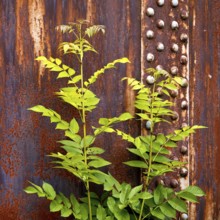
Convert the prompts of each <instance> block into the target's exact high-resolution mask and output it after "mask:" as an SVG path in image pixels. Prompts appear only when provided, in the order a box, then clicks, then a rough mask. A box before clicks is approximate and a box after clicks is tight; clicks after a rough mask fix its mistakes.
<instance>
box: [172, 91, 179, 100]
mask: <svg viewBox="0 0 220 220" xmlns="http://www.w3.org/2000/svg"><path fill="white" fill-rule="evenodd" d="M170 95H171V97H173V98H176V97H177V96H178V95H179V92H178V90H171V91H170Z"/></svg>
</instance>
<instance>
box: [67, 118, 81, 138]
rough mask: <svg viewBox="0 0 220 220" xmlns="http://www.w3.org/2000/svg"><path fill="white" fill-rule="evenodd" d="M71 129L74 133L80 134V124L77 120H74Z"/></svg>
mask: <svg viewBox="0 0 220 220" xmlns="http://www.w3.org/2000/svg"><path fill="white" fill-rule="evenodd" d="M69 129H70V130H71V132H72V133H74V134H76V133H78V132H79V124H78V122H77V121H76V119H75V118H73V119H72V120H71V122H70V125H69Z"/></svg>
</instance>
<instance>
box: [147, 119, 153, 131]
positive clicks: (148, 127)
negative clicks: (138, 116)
mask: <svg viewBox="0 0 220 220" xmlns="http://www.w3.org/2000/svg"><path fill="white" fill-rule="evenodd" d="M151 125H152V123H151V121H147V122H146V128H147V129H148V130H150V129H151Z"/></svg>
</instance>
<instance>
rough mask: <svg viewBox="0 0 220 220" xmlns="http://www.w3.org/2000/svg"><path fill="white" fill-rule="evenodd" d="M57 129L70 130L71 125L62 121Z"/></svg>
mask: <svg viewBox="0 0 220 220" xmlns="http://www.w3.org/2000/svg"><path fill="white" fill-rule="evenodd" d="M56 129H60V130H67V129H69V124H68V123H66V122H64V121H61V122H60V123H58V124H57V126H56Z"/></svg>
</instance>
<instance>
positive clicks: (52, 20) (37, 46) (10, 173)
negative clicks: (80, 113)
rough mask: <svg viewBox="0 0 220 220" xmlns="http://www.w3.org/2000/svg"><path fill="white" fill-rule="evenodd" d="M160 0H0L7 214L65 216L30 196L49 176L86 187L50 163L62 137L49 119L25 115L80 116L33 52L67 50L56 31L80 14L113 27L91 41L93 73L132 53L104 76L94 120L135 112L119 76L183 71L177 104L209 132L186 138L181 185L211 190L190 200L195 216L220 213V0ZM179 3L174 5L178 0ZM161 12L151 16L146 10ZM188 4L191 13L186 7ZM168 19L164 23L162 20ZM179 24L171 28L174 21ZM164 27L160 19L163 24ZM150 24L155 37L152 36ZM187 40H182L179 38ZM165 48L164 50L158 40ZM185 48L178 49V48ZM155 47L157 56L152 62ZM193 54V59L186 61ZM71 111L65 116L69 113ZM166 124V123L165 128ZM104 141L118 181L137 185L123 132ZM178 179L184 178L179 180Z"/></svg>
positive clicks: (1, 199)
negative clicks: (44, 110)
mask: <svg viewBox="0 0 220 220" xmlns="http://www.w3.org/2000/svg"><path fill="white" fill-rule="evenodd" d="M158 2H162V1H156V0H0V42H1V46H0V219H1V220H10V219H13V220H15V219H16V220H20V219H22V220H24V219H25V220H26V219H28V220H29V219H30V220H32V219H34V220H41V219H48V220H49V219H59V217H58V215H54V214H51V213H49V211H48V203H47V201H45V200H42V199H37V198H36V197H33V196H28V195H26V194H25V193H23V192H22V189H23V188H24V187H25V186H26V185H27V184H28V183H27V181H28V180H30V181H33V182H36V183H39V184H40V183H41V181H42V179H43V180H46V181H49V182H51V183H52V184H53V185H54V186H55V188H56V189H57V190H60V191H63V192H65V193H68V192H71V191H73V192H75V193H76V194H81V193H82V192H83V190H84V189H83V187H82V185H81V184H80V182H78V181H77V180H76V179H75V178H73V177H70V176H68V175H67V174H66V172H63V171H57V170H56V171H55V170H53V169H52V168H51V165H50V163H49V161H50V160H49V159H48V158H47V157H46V156H45V155H47V154H49V153H50V152H51V151H56V150H57V149H59V148H58V145H57V143H56V141H57V140H59V139H60V138H62V133H61V132H58V131H55V130H54V125H51V124H50V123H49V120H45V118H43V119H42V118H41V117H40V116H39V115H37V114H34V113H32V112H28V111H27V108H28V107H31V106H33V105H36V104H43V105H45V106H47V107H51V108H53V109H55V110H57V111H58V112H60V113H61V114H64V115H65V117H66V119H68V118H70V117H71V115H73V114H75V112H74V111H73V110H71V109H70V108H69V106H67V105H64V106H63V105H61V104H60V102H59V101H58V100H57V98H55V97H54V96H53V93H54V92H55V91H57V90H58V89H59V88H60V86H62V85H63V82H62V81H60V82H57V81H56V80H55V76H54V75H53V74H48V73H47V72H46V71H45V70H43V69H41V68H40V67H39V65H38V63H37V62H35V61H34V58H35V57H36V56H38V55H46V56H50V55H53V56H60V54H58V52H57V50H56V48H57V45H58V43H59V42H61V41H62V40H63V39H68V37H63V36H61V35H60V34H58V33H56V32H55V30H54V27H55V26H56V25H59V24H65V23H67V22H69V21H73V20H75V19H79V18H83V19H88V20H90V21H92V22H93V23H96V24H103V25H105V26H106V28H107V32H106V36H104V37H101V36H99V37H98V39H97V40H96V41H95V42H94V43H95V44H96V48H97V50H98V51H99V52H100V53H99V55H98V56H97V57H93V56H90V57H88V60H87V61H88V63H89V62H90V65H89V66H87V67H86V73H87V74H88V75H89V74H90V73H91V72H92V71H94V70H96V68H100V67H102V66H103V65H104V64H106V63H107V62H108V61H111V60H113V59H116V58H119V57H122V56H127V57H128V58H129V59H130V60H131V62H132V65H127V66H126V67H125V66H120V67H119V68H118V69H117V70H116V71H114V73H113V74H107V75H106V76H105V77H103V78H101V79H100V80H99V81H98V83H97V84H96V87H94V89H95V91H96V93H97V95H98V96H99V97H101V103H100V110H99V111H95V112H94V114H92V115H90V119H91V124H92V125H96V124H97V119H98V118H99V117H102V116H104V117H105V116H106V117H112V116H116V115H118V114H120V113H121V112H123V111H125V110H128V111H131V112H132V111H134V109H132V108H131V105H130V103H131V102H132V100H133V93H131V92H129V90H126V87H125V84H123V83H121V82H120V79H121V78H122V77H124V76H126V75H127V76H134V77H137V78H141V72H142V77H143V78H144V75H143V69H144V68H147V67H151V66H153V67H157V66H158V65H162V66H163V67H164V68H165V69H167V70H170V69H171V68H172V67H174V66H177V67H178V70H179V72H178V75H182V76H184V77H186V78H187V79H189V87H188V88H185V89H183V90H182V91H181V93H180V94H179V95H178V97H180V98H181V99H180V101H177V102H176V105H175V109H176V111H177V112H178V113H179V120H174V121H173V125H175V126H182V123H189V124H202V125H206V126H208V127H209V128H208V129H206V130H203V131H199V132H198V133H197V134H196V135H194V136H193V138H191V139H190V140H189V142H186V143H183V145H184V146H185V145H189V153H188V154H186V155H183V154H180V153H179V150H180V149H181V146H179V148H178V150H177V151H176V152H175V154H176V156H177V157H181V158H182V159H183V160H189V162H190V163H189V164H190V167H188V168H189V174H190V175H189V178H182V179H181V183H182V185H186V184H188V181H190V182H191V183H195V184H198V185H199V186H201V187H202V188H203V189H204V190H205V192H206V193H207V196H206V198H204V199H202V200H201V203H200V204H199V205H198V206H196V207H194V206H190V213H189V216H190V219H193V220H196V219H198V220H200V219H201V220H203V219H204V220H218V219H220V202H219V201H220V190H219V187H218V186H219V184H220V171H219V168H218V167H219V164H218V160H219V157H220V138H219V129H220V113H219V112H220V105H219V103H220V102H219V100H220V97H219V96H220V94H219V93H220V78H219V77H220V73H219V71H220V67H219V63H220V62H219V60H220V58H219V56H220V13H219V11H220V2H219V0H212V1H209V0H192V1H191V0H190V1H187V0H179V5H178V7H174V6H172V5H171V2H172V1H165V4H164V5H158ZM174 2H176V1H174ZM149 7H152V8H153V9H154V10H155V15H154V16H149V14H147V9H148V8H149ZM188 10H189V18H184V13H183V14H182V11H188ZM160 19H161V20H163V21H164V24H165V25H164V27H161V26H160V24H159V23H161V22H158V20H160ZM174 20H175V21H177V22H178V24H179V27H178V28H177V29H172V27H171V23H172V21H174ZM162 26H163V25H162ZM148 30H153V31H154V34H155V36H154V38H153V39H150V38H147V37H146V32H147V31H148ZM182 33H185V34H187V35H189V39H188V41H187V40H181V38H180V37H181V34H182ZM159 42H161V43H163V44H164V46H165V49H164V50H162V51H159V50H158V48H161V44H160V47H159V46H158V43H159ZM173 43H176V44H177V45H178V46H179V50H178V51H177V52H175V51H173V49H172V44H173ZM149 53H152V54H153V55H154V56H155V59H154V61H153V62H149V60H147V59H146V57H147V55H148V54H149ZM182 55H186V56H187V57H186V58H187V60H188V61H189V62H184V59H183V60H182V61H181V56H182ZM184 100H187V101H188V103H189V107H188V110H187V109H181V103H182V101H184ZM67 112H68V114H67ZM122 128H123V129H125V130H126V131H128V132H130V133H132V134H134V135H135V134H138V133H140V130H141V128H140V126H139V125H138V124H128V125H122ZM159 129H160V128H159ZM98 144H99V145H100V146H103V147H104V148H105V149H106V154H105V157H106V158H107V159H108V160H110V161H111V162H112V163H113V165H112V166H111V167H110V169H109V171H110V172H111V173H112V174H113V175H115V176H116V177H117V178H118V179H119V180H120V181H123V180H125V181H131V180H132V181H133V183H135V182H136V183H137V182H138V181H139V174H138V173H131V172H130V171H129V169H128V168H127V167H126V166H123V165H121V162H122V161H126V160H127V159H128V158H129V154H128V152H127V151H126V145H125V142H123V141H121V140H120V139H117V138H116V137H113V138H111V137H109V136H108V135H106V136H105V137H103V138H101V139H100V140H98ZM173 178H178V176H174V177H173Z"/></svg>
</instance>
